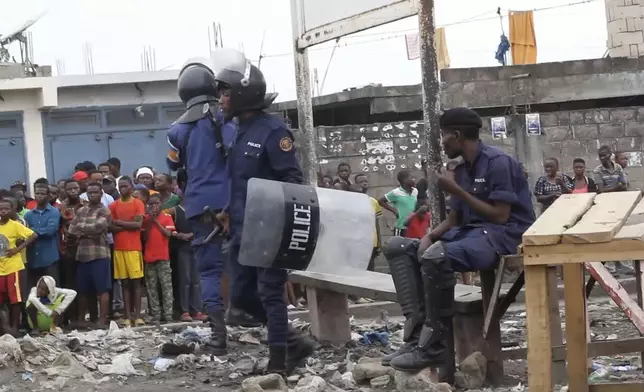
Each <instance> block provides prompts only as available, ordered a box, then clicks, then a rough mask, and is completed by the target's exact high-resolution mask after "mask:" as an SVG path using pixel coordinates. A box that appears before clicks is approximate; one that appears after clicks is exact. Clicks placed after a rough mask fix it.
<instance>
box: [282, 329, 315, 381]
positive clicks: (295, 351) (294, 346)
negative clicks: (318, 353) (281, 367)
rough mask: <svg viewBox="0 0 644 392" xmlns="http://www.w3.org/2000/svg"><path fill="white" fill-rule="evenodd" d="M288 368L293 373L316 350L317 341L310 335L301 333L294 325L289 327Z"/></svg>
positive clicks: (287, 343) (287, 345)
mask: <svg viewBox="0 0 644 392" xmlns="http://www.w3.org/2000/svg"><path fill="white" fill-rule="evenodd" d="M286 339H287V340H286V370H287V371H288V373H291V372H292V371H293V370H295V368H296V367H298V366H302V364H303V362H304V360H305V359H306V358H308V357H309V356H311V354H313V352H314V351H315V342H314V341H313V339H311V338H309V337H308V336H304V335H301V334H300V333H298V332H297V331H296V330H295V329H293V327H291V326H289V328H288V337H287V338H286Z"/></svg>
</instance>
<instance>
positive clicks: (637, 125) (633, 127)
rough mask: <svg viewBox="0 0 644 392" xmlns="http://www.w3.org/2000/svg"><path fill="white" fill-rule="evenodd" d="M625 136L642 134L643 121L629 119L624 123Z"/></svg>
mask: <svg viewBox="0 0 644 392" xmlns="http://www.w3.org/2000/svg"><path fill="white" fill-rule="evenodd" d="M625 134H626V136H644V123H643V122H634V121H629V122H627V123H626V132H625Z"/></svg>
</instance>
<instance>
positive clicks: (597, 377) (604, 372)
mask: <svg viewBox="0 0 644 392" xmlns="http://www.w3.org/2000/svg"><path fill="white" fill-rule="evenodd" d="M609 375H610V370H608V369H606V368H603V367H602V368H599V369H597V370H595V371H594V372H592V373H590V375H589V376H588V382H590V383H593V382H597V381H601V380H604V379H606V378H607V377H608V376H609Z"/></svg>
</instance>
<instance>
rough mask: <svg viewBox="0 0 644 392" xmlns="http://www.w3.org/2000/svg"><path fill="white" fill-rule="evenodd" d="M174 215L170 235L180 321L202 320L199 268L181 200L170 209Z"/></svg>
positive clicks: (188, 223) (203, 317) (192, 235)
mask: <svg viewBox="0 0 644 392" xmlns="http://www.w3.org/2000/svg"><path fill="white" fill-rule="evenodd" d="M171 211H172V214H173V215H174V227H175V231H174V232H172V237H173V238H174V239H175V240H176V242H175V243H176V244H177V258H178V259H179V260H178V261H177V269H178V272H179V285H178V287H177V289H178V291H179V305H180V306H179V307H180V309H181V321H192V320H199V321H204V320H205V319H206V316H205V315H204V314H203V313H201V309H202V307H203V305H202V302H201V286H200V284H199V268H197V262H196V260H195V257H194V253H193V252H192V245H191V241H192V240H193V239H194V234H193V233H192V227H191V225H190V222H189V221H188V218H186V210H184V209H183V201H182V202H181V204H180V205H178V206H176V207H175V208H173V209H172V210H171Z"/></svg>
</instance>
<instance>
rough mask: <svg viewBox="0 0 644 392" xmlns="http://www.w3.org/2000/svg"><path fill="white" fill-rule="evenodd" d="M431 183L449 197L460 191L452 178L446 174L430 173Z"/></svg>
mask: <svg viewBox="0 0 644 392" xmlns="http://www.w3.org/2000/svg"><path fill="white" fill-rule="evenodd" d="M430 176H431V179H432V183H434V184H435V185H438V187H439V188H440V189H441V190H442V191H443V192H447V193H449V194H450V195H454V194H458V193H459V192H460V191H461V187H460V186H459V185H458V184H457V183H456V181H455V180H454V177H453V176H452V175H449V174H447V173H438V172H432V173H430Z"/></svg>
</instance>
